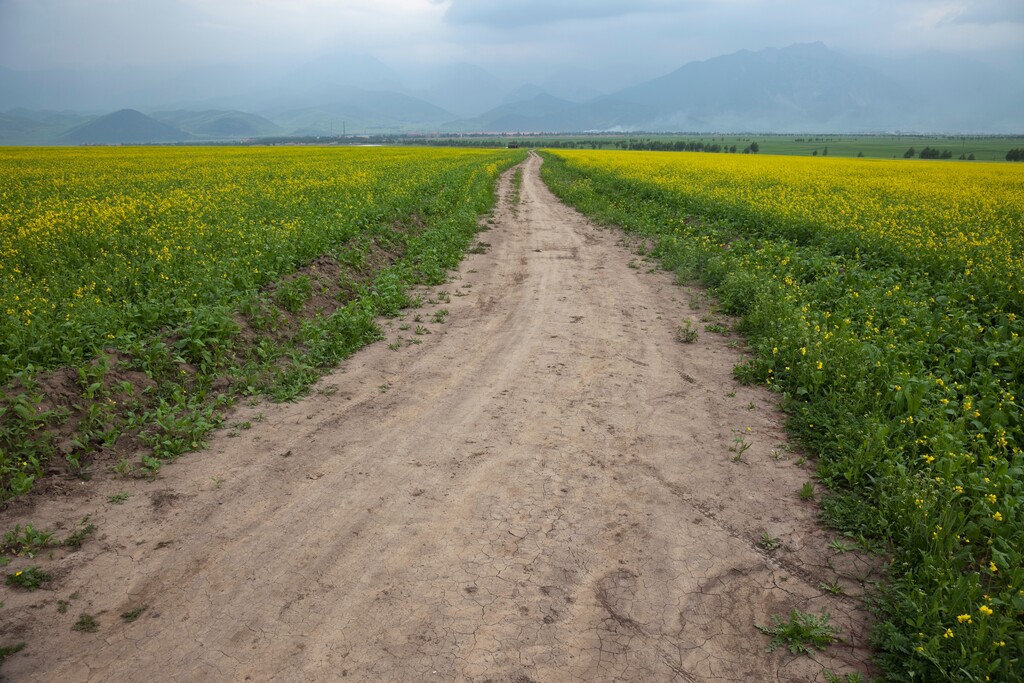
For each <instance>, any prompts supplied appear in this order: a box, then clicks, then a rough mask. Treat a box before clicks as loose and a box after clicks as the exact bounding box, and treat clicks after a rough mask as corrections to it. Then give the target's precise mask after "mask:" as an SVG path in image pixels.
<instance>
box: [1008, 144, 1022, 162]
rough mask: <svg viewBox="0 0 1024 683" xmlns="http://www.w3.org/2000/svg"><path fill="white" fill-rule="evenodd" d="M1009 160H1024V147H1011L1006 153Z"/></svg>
mask: <svg viewBox="0 0 1024 683" xmlns="http://www.w3.org/2000/svg"><path fill="white" fill-rule="evenodd" d="M1006 160H1007V161H1024V147H1022V148H1020V149H1011V150H1010V151H1009V152H1007V153H1006Z"/></svg>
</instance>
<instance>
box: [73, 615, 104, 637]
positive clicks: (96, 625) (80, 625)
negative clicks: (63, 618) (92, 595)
mask: <svg viewBox="0 0 1024 683" xmlns="http://www.w3.org/2000/svg"><path fill="white" fill-rule="evenodd" d="M71 630H72V631H80V632H82V633H95V632H96V631H98V630H100V622H98V621H96V617H94V616H93V615H91V614H86V613H85V612H82V613H81V614H79V615H78V621H76V622H75V623H74V625H73V626H72V627H71Z"/></svg>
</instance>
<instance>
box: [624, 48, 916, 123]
mask: <svg viewBox="0 0 1024 683" xmlns="http://www.w3.org/2000/svg"><path fill="white" fill-rule="evenodd" d="M615 98H616V99H618V100H621V101H625V102H632V103H635V104H640V105H645V106H647V107H649V108H650V116H651V118H650V119H649V120H647V121H637V122H634V125H637V126H638V127H640V128H645V129H648V130H693V131H697V130H703V131H707V130H764V131H778V132H789V131H806V130H843V131H845V130H856V129H860V130H869V129H878V128H884V127H889V126H892V124H894V123H896V120H895V117H896V116H898V115H899V113H900V112H901V111H905V110H906V109H907V108H908V107H913V105H915V104H916V103H914V102H913V101H912V98H911V97H910V96H908V94H907V92H906V90H905V89H903V88H900V87H899V86H898V85H897V84H896V83H895V82H893V81H891V80H890V79H888V78H887V77H885V76H883V75H882V74H881V73H879V72H878V71H875V70H872V69H869V68H867V67H865V66H862V65H860V64H858V63H857V62H856V61H854V60H853V59H851V58H848V57H845V56H844V55H841V54H839V53H836V52H833V51H831V50H829V49H828V48H826V47H825V45H823V44H822V43H814V44H809V45H793V46H790V47H787V48H783V49H767V50H761V51H760V52H750V51H747V50H742V51H740V52H736V53H734V54H731V55H725V56H723V57H716V58H714V59H709V60H707V61H703V62H692V63H690V64H687V65H686V66H683V67H681V68H679V69H677V70H676V71H673V72H672V73H670V74H668V75H666V76H662V77H661V78H656V79H654V80H651V81H647V82H646V83H641V84H639V85H636V86H633V87H631V88H626V89H624V90H621V91H619V92H618V93H616V94H615Z"/></svg>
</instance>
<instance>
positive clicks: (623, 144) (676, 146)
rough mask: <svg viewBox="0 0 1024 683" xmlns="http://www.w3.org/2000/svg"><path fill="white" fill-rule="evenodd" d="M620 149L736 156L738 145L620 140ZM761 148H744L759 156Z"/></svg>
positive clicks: (756, 146)
mask: <svg viewBox="0 0 1024 683" xmlns="http://www.w3.org/2000/svg"><path fill="white" fill-rule="evenodd" d="M615 146H616V147H617V148H618V149H629V150H643V151H648V152H723V153H726V154H736V151H737V148H736V145H720V144H718V143H717V142H704V141H703V140H650V139H647V140H619V141H618V142H616V143H615ZM760 151H761V146H760V145H758V144H757V143H756V142H751V143H750V144H749V145H747V146H746V147H744V148H743V153H744V154H757V153H758V152H760Z"/></svg>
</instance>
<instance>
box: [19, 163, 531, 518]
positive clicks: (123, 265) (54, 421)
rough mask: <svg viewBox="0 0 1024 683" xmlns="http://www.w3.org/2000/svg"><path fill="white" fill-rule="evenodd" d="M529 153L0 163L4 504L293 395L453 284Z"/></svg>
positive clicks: (145, 472)
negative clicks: (46, 481) (59, 473)
mask: <svg viewBox="0 0 1024 683" xmlns="http://www.w3.org/2000/svg"><path fill="white" fill-rule="evenodd" d="M524 154H525V153H524V152H520V151H511V152H509V151H504V150H451V149H424V148H312V147H288V148H212V147H206V148H93V149H2V150H0V310H2V311H3V312H4V315H3V316H2V317H0V500H4V499H6V498H9V497H12V496H16V495H20V494H22V493H25V492H27V491H29V490H30V489H31V488H32V487H33V486H34V484H35V483H36V481H37V480H38V478H39V477H41V476H42V475H43V473H44V471H45V470H46V469H54V467H55V466H57V469H58V470H59V469H61V467H63V468H64V469H66V470H67V472H68V473H69V474H72V475H80V476H91V474H92V473H94V471H95V470H96V468H95V464H96V463H98V462H108V463H109V462H113V461H116V462H115V463H114V467H113V468H112V469H113V470H114V471H115V472H116V473H117V474H120V475H123V476H153V475H154V474H155V473H156V471H157V470H158V469H159V467H160V462H161V461H162V460H166V459H168V458H173V457H175V456H177V455H179V454H180V453H183V452H185V451H188V450H194V449H196V448H200V447H201V446H202V442H203V438H204V435H205V434H206V433H208V432H209V431H210V430H211V429H213V428H214V427H215V426H216V425H217V424H218V423H219V421H220V420H221V419H222V417H221V411H220V410H219V408H220V407H222V406H224V405H226V404H229V403H230V402H231V401H233V400H234V399H236V398H237V397H238V396H242V395H251V394H265V395H267V396H269V397H270V398H273V399H276V400H286V399H291V398H294V397H295V396H297V395H299V394H301V393H302V392H303V391H305V390H306V389H307V388H308V387H309V385H310V384H311V383H312V382H313V381H315V380H316V378H317V377H319V376H320V374H322V373H323V372H324V371H325V368H328V367H331V366H332V365H334V364H336V363H337V362H338V361H339V360H340V359H342V358H344V357H345V356H346V355H348V354H350V353H352V352H353V351H355V350H356V349H358V348H359V347H360V346H362V345H364V344H366V343H368V342H370V341H372V340H373V339H376V338H378V337H379V334H380V332H379V328H378V327H377V325H376V323H375V322H374V319H375V317H376V316H379V315H394V314H396V313H397V312H398V311H399V310H400V309H402V308H403V307H406V306H408V305H410V303H411V302H412V300H411V299H410V297H409V295H408V291H409V288H410V287H412V286H415V285H417V284H422V283H431V284H433V283H438V282H441V281H443V279H444V278H445V277H446V273H447V269H449V268H452V267H453V266H454V265H455V264H457V263H458V261H459V259H460V258H461V257H462V255H463V253H464V252H465V249H466V248H467V247H468V245H469V242H470V240H471V239H472V236H473V234H474V233H475V232H476V231H477V229H478V224H477V218H478V216H479V215H480V214H481V213H482V212H484V211H486V210H487V209H488V208H489V207H490V206H491V205H492V204H493V200H494V183H495V180H496V179H497V176H498V174H499V173H500V172H501V171H502V170H503V169H505V168H508V167H509V166H511V165H512V164H513V163H515V162H516V161H517V160H519V159H521V158H522V157H523V156H524ZM124 436H128V437H130V438H129V439H123V438H122V437H124ZM124 443H129V444H131V443H137V444H138V446H139V447H128V448H126V447H122V445H121V444H124ZM58 455H59V456H61V458H60V459H56V456H58ZM58 465H59V466H58Z"/></svg>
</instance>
